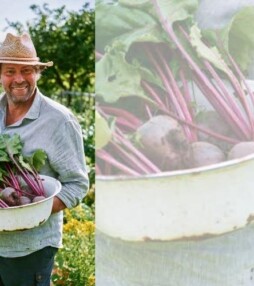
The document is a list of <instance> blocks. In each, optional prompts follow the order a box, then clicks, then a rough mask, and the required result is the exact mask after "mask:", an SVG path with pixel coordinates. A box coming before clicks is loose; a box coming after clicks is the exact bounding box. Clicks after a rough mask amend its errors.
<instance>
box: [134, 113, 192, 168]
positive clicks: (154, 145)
mask: <svg viewBox="0 0 254 286" xmlns="http://www.w3.org/2000/svg"><path fill="white" fill-rule="evenodd" d="M137 139H138V141H139V143H140V144H141V146H142V148H143V149H144V153H145V154H146V155H147V157H149V158H150V159H151V160H152V161H153V162H155V163H156V164H157V165H158V166H160V167H161V168H164V169H167V170H175V169H181V168H182V164H183V157H184V156H185V154H186V153H187V152H188V142H187V140H186V137H185V135H184V132H183V130H182V127H181V126H180V125H179V123H178V122H177V121H176V120H175V119H173V118H171V117H169V116H166V115H159V116H155V117H152V118H151V119H150V120H149V121H147V122H146V123H144V124H143V125H142V126H140V127H139V128H138V130H137Z"/></svg>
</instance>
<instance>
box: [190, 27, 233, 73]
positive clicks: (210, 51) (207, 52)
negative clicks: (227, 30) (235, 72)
mask: <svg viewBox="0 0 254 286" xmlns="http://www.w3.org/2000/svg"><path fill="white" fill-rule="evenodd" d="M190 41H191V44H192V46H193V47H194V48H195V49H196V51H197V54H198V56H199V57H201V58H204V59H206V60H208V61H209V62H210V63H212V64H213V65H214V66H215V67H217V68H218V69H220V70H221V71H224V72H225V73H227V74H228V73H229V72H230V70H229V68H228V66H227V64H226V62H225V61H224V59H223V58H222V56H221V54H220V52H219V50H218V49H217V48H216V47H212V48H210V47H208V46H207V45H205V43H204V42H203V41H202V40H201V31H200V29H199V28H198V27H197V26H196V25H194V26H192V27H191V32H190Z"/></svg>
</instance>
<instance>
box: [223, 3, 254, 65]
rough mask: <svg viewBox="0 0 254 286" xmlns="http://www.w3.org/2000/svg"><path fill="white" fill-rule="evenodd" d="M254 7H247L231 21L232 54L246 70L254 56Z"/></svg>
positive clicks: (230, 43) (230, 49)
mask: <svg viewBox="0 0 254 286" xmlns="http://www.w3.org/2000/svg"><path fill="white" fill-rule="evenodd" d="M253 27H254V7H253V6H252V7H246V8H244V9H242V10H241V11H240V12H238V13H237V14H236V15H235V16H234V18H233V19H232V21H231V25H230V29H229V39H228V48H229V52H230V54H231V55H232V56H233V58H234V59H235V60H236V61H237V63H238V64H239V65H240V67H241V68H242V69H243V70H246V69H247V68H248V66H249V64H250V63H251V60H252V59H253V56H254V33H253Z"/></svg>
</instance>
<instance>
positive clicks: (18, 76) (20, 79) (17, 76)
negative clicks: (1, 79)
mask: <svg viewBox="0 0 254 286" xmlns="http://www.w3.org/2000/svg"><path fill="white" fill-rule="evenodd" d="M14 81H15V82H16V83H22V82H23V81H24V77H23V75H22V73H19V72H18V73H16V74H15V78H14Z"/></svg>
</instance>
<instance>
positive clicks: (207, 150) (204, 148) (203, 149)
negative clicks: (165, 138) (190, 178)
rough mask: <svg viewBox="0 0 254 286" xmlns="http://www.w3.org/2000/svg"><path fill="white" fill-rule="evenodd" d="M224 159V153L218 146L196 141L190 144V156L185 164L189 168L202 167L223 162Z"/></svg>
mask: <svg viewBox="0 0 254 286" xmlns="http://www.w3.org/2000/svg"><path fill="white" fill-rule="evenodd" d="M225 159H226V156H225V154H224V153H223V152H222V151H221V149H220V148H219V147H218V146H216V145H213V144H211V143H208V142H202V141H197V142H194V143H192V144H191V151H190V157H189V161H188V162H186V166H187V167H189V168H195V167H202V166H206V165H211V164H216V163H220V162H223V161H225Z"/></svg>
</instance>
